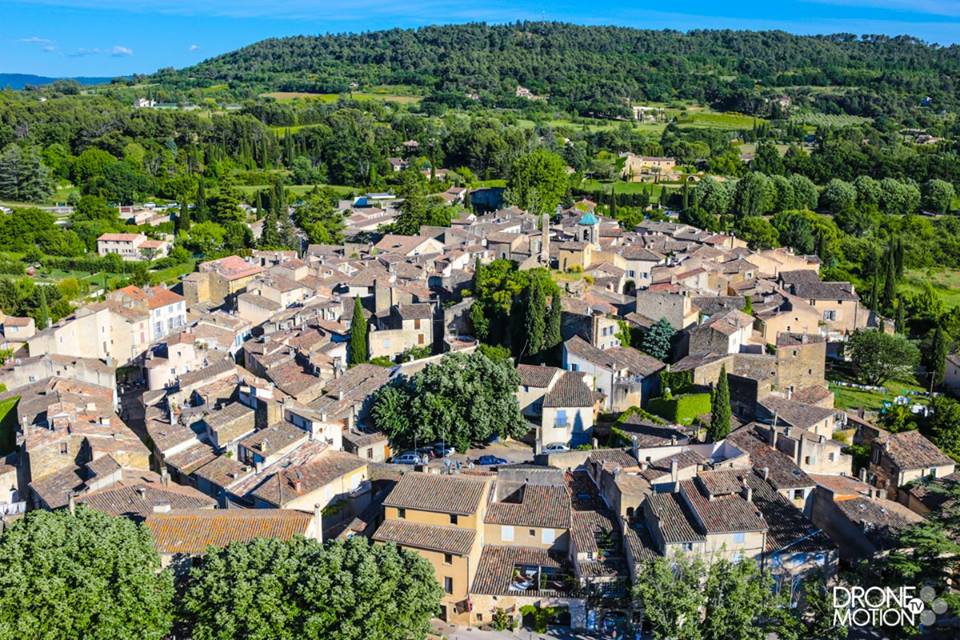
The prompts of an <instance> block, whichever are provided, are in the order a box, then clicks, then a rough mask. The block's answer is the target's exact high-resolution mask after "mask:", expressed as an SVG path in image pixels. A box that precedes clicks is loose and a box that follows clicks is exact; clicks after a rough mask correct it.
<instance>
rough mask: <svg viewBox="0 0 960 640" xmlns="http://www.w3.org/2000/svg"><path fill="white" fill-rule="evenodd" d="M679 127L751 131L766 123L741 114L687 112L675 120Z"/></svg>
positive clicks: (761, 119) (760, 119)
mask: <svg viewBox="0 0 960 640" xmlns="http://www.w3.org/2000/svg"><path fill="white" fill-rule="evenodd" d="M676 122H677V125H678V126H680V127H697V128H703V129H728V130H731V131H740V130H742V129H752V128H753V127H754V126H755V125H757V124H762V123H764V122H766V121H765V120H764V119H763V118H756V117H754V116H746V115H743V114H742V113H718V112H715V111H706V110H704V111H688V112H687V113H685V114H681V115H679V116H678V117H677V119H676Z"/></svg>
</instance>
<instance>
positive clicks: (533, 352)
mask: <svg viewBox="0 0 960 640" xmlns="http://www.w3.org/2000/svg"><path fill="white" fill-rule="evenodd" d="M523 324H524V329H525V331H526V334H527V336H526V337H527V348H526V352H527V354H529V355H530V356H537V355H539V354H540V352H541V351H543V349H544V346H545V344H546V332H547V296H546V295H545V294H544V291H543V284H542V283H541V282H540V280H536V279H534V280H533V281H531V282H530V288H529V290H528V291H527V308H526V311H525V314H524V323H523Z"/></svg>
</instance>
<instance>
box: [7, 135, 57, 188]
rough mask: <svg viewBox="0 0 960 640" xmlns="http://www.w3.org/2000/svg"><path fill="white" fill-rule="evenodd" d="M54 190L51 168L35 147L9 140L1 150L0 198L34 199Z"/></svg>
mask: <svg viewBox="0 0 960 640" xmlns="http://www.w3.org/2000/svg"><path fill="white" fill-rule="evenodd" d="M51 193H53V181H52V180H51V178H50V170H49V169H48V168H47V167H46V165H44V164H43V162H42V160H41V159H40V154H39V153H37V150H36V149H34V148H32V147H28V148H26V149H24V148H22V147H20V146H19V145H16V144H10V145H7V146H6V147H5V148H4V149H3V151H2V152H0V199H3V200H14V201H18V202H34V201H37V200H43V199H45V198H46V197H47V196H49V195H50V194H51Z"/></svg>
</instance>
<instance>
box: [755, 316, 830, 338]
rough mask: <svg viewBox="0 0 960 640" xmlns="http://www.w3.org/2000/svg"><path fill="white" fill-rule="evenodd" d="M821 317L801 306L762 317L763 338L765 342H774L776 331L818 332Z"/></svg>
mask: <svg viewBox="0 0 960 640" xmlns="http://www.w3.org/2000/svg"><path fill="white" fill-rule="evenodd" d="M821 317H822V315H821V314H819V313H817V312H816V311H814V310H813V309H810V308H807V307H803V308H794V309H793V310H791V311H784V312H783V313H780V314H778V315H775V316H771V317H768V318H764V320H763V340H764V342H766V343H767V344H776V343H777V334H778V333H785V332H794V333H814V334H815V333H819V332H820V319H821Z"/></svg>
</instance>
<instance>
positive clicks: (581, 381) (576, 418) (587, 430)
mask: <svg viewBox="0 0 960 640" xmlns="http://www.w3.org/2000/svg"><path fill="white" fill-rule="evenodd" d="M585 377H586V374H584V373H581V372H576V371H566V372H564V373H563V375H561V376H560V377H559V378H558V379H557V381H556V382H555V383H554V384H553V386H552V387H551V388H550V389H549V391H547V393H546V394H545V395H544V396H543V415H542V418H541V421H540V430H539V431H538V433H537V444H538V445H539V446H540V447H546V446H547V445H550V444H557V443H559V444H564V445H567V446H572V447H575V446H578V445H582V444H589V443H590V440H591V438H592V437H593V422H594V414H595V407H596V398H595V397H594V394H593V391H591V390H590V387H589V385H588V384H587V381H586V380H585Z"/></svg>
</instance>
